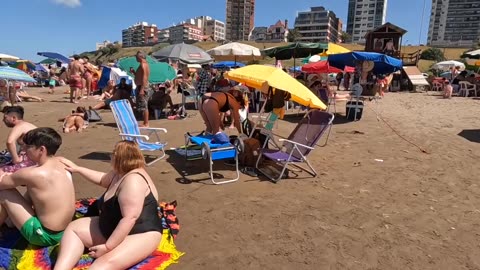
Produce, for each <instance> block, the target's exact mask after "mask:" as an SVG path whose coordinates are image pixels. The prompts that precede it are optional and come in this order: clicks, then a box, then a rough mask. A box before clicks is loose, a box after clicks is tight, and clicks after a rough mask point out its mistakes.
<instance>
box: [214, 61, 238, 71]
mask: <svg viewBox="0 0 480 270" xmlns="http://www.w3.org/2000/svg"><path fill="white" fill-rule="evenodd" d="M244 66H245V64H244V63H240V62H235V61H222V62H216V63H213V64H212V67H213V68H217V69H224V68H239V67H244Z"/></svg>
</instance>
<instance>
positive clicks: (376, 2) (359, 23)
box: [347, 0, 478, 43]
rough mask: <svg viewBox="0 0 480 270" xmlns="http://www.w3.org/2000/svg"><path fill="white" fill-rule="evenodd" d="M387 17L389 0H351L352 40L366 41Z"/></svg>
mask: <svg viewBox="0 0 480 270" xmlns="http://www.w3.org/2000/svg"><path fill="white" fill-rule="evenodd" d="M477 1H478V0H477ZM386 17H387V0H349V1H348V19H347V33H348V34H349V35H350V36H351V41H352V42H354V43H364V42H365V35H366V34H367V33H368V32H369V31H371V30H373V29H375V28H377V27H379V26H381V25H383V24H384V23H385V20H386Z"/></svg>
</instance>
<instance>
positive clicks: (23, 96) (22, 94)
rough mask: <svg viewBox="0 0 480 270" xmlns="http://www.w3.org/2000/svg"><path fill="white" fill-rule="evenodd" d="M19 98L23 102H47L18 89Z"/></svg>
mask: <svg viewBox="0 0 480 270" xmlns="http://www.w3.org/2000/svg"><path fill="white" fill-rule="evenodd" d="M17 97H19V98H20V99H22V101H38V102H44V101H45V99H43V98H41V97H37V96H32V95H30V94H29V93H27V92H26V91H25V90H23V89H18V90H17Z"/></svg>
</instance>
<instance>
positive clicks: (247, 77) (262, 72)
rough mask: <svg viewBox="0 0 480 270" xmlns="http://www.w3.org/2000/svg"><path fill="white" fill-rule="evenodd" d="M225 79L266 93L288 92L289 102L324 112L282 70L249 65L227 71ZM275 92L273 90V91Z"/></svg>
mask: <svg viewBox="0 0 480 270" xmlns="http://www.w3.org/2000/svg"><path fill="white" fill-rule="evenodd" d="M226 77H227V78H228V79H230V80H234V81H237V82H239V83H243V84H245V85H247V86H250V87H253V88H256V89H259V90H260V91H262V92H263V93H268V88H269V87H272V88H274V89H281V90H284V91H286V92H289V93H290V94H291V96H292V98H291V100H293V101H295V102H297V103H299V104H301V105H303V106H308V107H310V108H316V109H321V110H325V109H327V107H326V106H325V104H324V103H323V102H322V101H321V100H320V99H319V98H318V97H317V96H316V95H315V94H313V93H312V91H310V89H308V88H307V87H305V86H304V85H303V84H301V83H300V82H299V81H297V80H296V79H294V78H293V77H292V76H290V75H288V74H287V73H285V72H284V71H283V70H281V69H279V68H276V67H271V66H264V65H249V66H246V67H242V68H237V69H235V70H232V71H229V72H228V73H227V75H226ZM274 91H275V90H274Z"/></svg>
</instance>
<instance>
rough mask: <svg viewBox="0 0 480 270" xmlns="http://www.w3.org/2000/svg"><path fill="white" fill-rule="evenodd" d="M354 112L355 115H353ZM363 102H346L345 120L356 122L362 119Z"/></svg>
mask: <svg viewBox="0 0 480 270" xmlns="http://www.w3.org/2000/svg"><path fill="white" fill-rule="evenodd" d="M355 112H356V113H355ZM362 114H363V101H360V100H358V101H354V100H351V101H347V119H348V120H350V121H358V120H360V119H361V118H362Z"/></svg>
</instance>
